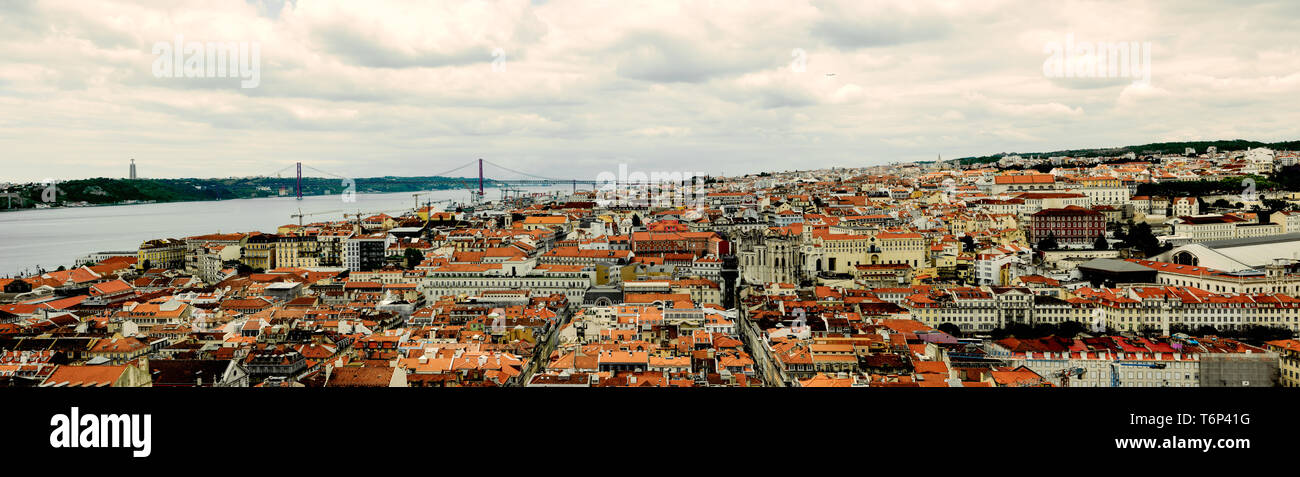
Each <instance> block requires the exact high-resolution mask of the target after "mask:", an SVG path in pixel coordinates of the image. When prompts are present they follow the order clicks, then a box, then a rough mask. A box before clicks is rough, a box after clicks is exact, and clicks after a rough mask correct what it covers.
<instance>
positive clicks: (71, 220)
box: [0, 186, 572, 277]
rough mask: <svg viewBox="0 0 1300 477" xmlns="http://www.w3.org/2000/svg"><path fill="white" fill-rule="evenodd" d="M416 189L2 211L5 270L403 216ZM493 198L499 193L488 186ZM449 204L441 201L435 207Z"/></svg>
mask: <svg viewBox="0 0 1300 477" xmlns="http://www.w3.org/2000/svg"><path fill="white" fill-rule="evenodd" d="M523 191H524V193H526V194H529V193H547V192H552V191H558V192H562V193H563V192H570V191H572V186H549V187H525V188H523ZM411 194H412V193H411V192H395V193H388V194H356V195H355V201H354V202H344V201H343V199H342V196H341V195H338V194H335V195H323V196H311V197H304V198H303V199H302V200H297V199H295V198H293V197H272V198H260V199H238V200H223V201H210V202H171V203H163V204H135V205H113V206H100V207H63V208H54V209H31V210H22V211H16V212H4V213H0V277H11V276H26V275H29V274H32V273H35V272H36V271H37V270H39V269H41V268H44V269H45V270H54V269H57V268H58V267H59V266H60V265H62V266H66V267H71V266H72V265H73V264H74V263H75V262H76V261H77V259H80V258H82V257H85V256H86V255H89V254H91V253H94V252H101V251H115V250H136V249H138V248H139V247H140V243H142V242H144V241H146V240H152V239H158V238H185V237H190V236H194V235H205V234H212V233H232V232H251V231H260V232H266V233H275V231H276V229H277V228H279V227H280V226H281V225H286V224H295V223H298V219H297V218H293V217H290V215H292V214H297V213H298V211H299V209H301V210H302V213H303V214H314V215H310V216H307V217H304V218H303V219H302V220H303V223H312V222H322V221H337V220H343V214H345V213H348V214H353V213H357V212H358V211H359V212H362V213H366V214H376V213H379V212H385V213H388V214H390V215H397V214H400V213H402V212H405V211H409V210H411V209H412V208H413V207H414V206H415V198H414V197H412V196H411ZM485 195H486V197H487V199H488V200H494V199H497V198H499V197H500V192H498V191H496V190H488V191H486V193H485ZM419 199H420V202H421V203H423V202H426V201H438V200H453V201H456V202H468V201H469V200H470V194H469V192H468V191H465V190H460V189H457V190H440V191H432V192H428V193H425V194H424V195H421V196H420V198H419ZM438 205H441V206H446V205H447V204H435V206H438Z"/></svg>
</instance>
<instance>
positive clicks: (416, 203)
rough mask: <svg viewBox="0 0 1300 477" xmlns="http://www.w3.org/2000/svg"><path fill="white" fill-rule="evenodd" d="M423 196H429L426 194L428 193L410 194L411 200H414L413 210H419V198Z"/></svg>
mask: <svg viewBox="0 0 1300 477" xmlns="http://www.w3.org/2000/svg"><path fill="white" fill-rule="evenodd" d="M424 195H429V193H428V192H416V193H414V194H411V198H412V199H415V210H417V211H418V210H420V196H424Z"/></svg>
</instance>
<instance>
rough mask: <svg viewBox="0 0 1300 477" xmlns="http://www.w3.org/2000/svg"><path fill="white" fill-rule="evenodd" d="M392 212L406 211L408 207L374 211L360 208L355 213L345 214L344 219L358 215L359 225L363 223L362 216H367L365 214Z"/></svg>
mask: <svg viewBox="0 0 1300 477" xmlns="http://www.w3.org/2000/svg"><path fill="white" fill-rule="evenodd" d="M390 212H406V209H389V210H376V211H373V212H362V211H359V210H358V211H357V213H355V214H343V219H344V220H347V218H348V217H356V218H357V225H361V218H362V217H365V216H368V215H373V214H387V213H390Z"/></svg>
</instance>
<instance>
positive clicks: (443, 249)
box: [0, 147, 1300, 388]
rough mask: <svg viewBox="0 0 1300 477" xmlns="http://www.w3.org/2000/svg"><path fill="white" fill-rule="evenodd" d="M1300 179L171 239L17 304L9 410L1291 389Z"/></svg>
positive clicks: (669, 207)
mask: <svg viewBox="0 0 1300 477" xmlns="http://www.w3.org/2000/svg"><path fill="white" fill-rule="evenodd" d="M1298 158H1300V154H1298V153H1296V152H1293V151H1283V150H1276V151H1275V150H1272V149H1268V148H1251V149H1242V150H1225V151H1219V150H1217V149H1216V148H1214V147H1209V148H1206V149H1204V150H1199V151H1198V150H1195V149H1191V148H1189V149H1188V150H1186V151H1184V152H1183V153H1181V154H1174V153H1156V154H1142V155H1139V154H1135V153H1132V152H1129V153H1124V154H1121V155H1114V156H1095V157H1072V156H1051V157H1046V156H1029V155H1027V156H1020V155H1006V156H1002V157H998V158H995V159H990V160H947V161H945V160H937V161H934V162H924V163H904V164H891V165H882V166H875V167H863V168H853V169H847V168H834V169H822V170H812V171H794V172H765V173H762V174H757V175H754V174H751V175H746V176H739V177H707V178H705V177H692V175H691V174H690V173H667V172H660V171H642V172H640V173H639V174H640V175H637V174H633V175H632V177H633V180H624V178H618V179H608V180H605V179H598V180H599V181H600V182H603V184H599V186H598V187H596V188H594V190H593V189H591V188H587V189H585V190H582V189H579V188H578V187H577V186H576V184H575V186H574V187H573V189H572V190H570V191H567V192H565V193H558V194H557V193H550V194H540V193H528V192H527V190H526V189H523V190H516V191H515V194H513V195H508V194H503V196H502V198H501V199H489V198H488V197H487V194H484V193H483V192H482V189H478V190H474V189H473V188H472V187H471V188H470V190H469V191H468V192H469V194H468V195H469V199H468V200H465V201H461V202H458V203H448V202H446V201H443V202H442V203H436V204H435V203H429V202H426V203H423V204H421V203H419V201H418V195H417V197H416V200H415V201H413V203H412V204H411V205H412V208H411V209H410V210H407V211H405V212H402V213H394V214H387V213H367V212H363V211H358V213H356V214H347V215H345V216H343V219H342V220H337V221H312V218H311V217H310V215H311V214H303V213H300V214H298V215H297V216H296V217H286V218H285V219H286V223H285V225H282V226H280V227H278V228H277V229H276V230H266V231H246V232H229V231H227V232H221V231H217V230H213V231H212V233H210V234H205V235H198V236H188V237H171V236H167V237H151V238H149V239H147V240H145V241H143V243H141V244H140V245H139V247H138V248H137V249H134V250H125V251H93V252H94V253H91V254H90V255H88V256H85V257H83V258H81V259H79V260H78V261H77V264H76V266H72V267H60V269H59V270H56V271H41V272H40V273H36V274H32V275H30V276H20V277H15V278H9V279H0V291H2V292H3V293H2V294H0V352H2V353H3V354H2V355H0V387H23V386H32V387H575V388H581V387H861V388H872V387H1273V386H1282V387H1294V386H1297V383H1300V368H1298V365H1300V364H1298V363H1300V341H1296V340H1295V333H1296V332H1297V331H1300V298H1298V297H1300V189H1296V188H1290V187H1288V186H1289V182H1288V181H1290V180H1293V179H1291V178H1292V177H1296V175H1297V170H1296V169H1297V159H1298ZM131 167H132V169H131V174H132V175H134V174H135V169H134V167H135V166H134V164H133V165H132V166H131ZM633 172H635V171H633ZM132 179H133V178H128V179H126V180H128V181H129V180H132ZM88 252H92V251H88ZM70 259H71V257H70Z"/></svg>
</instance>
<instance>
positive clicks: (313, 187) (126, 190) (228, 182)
mask: <svg viewBox="0 0 1300 477" xmlns="http://www.w3.org/2000/svg"><path fill="white" fill-rule="evenodd" d="M295 182H296V179H295V178H273V177H254V178H227V179H136V180H129V179H108V178H95V179H78V180H70V181H66V182H60V183H58V186H57V187H58V191H57V192H58V193H57V194H56V195H55V199H56V200H55V202H54V204H52V205H62V204H65V203H76V202H87V203H90V204H116V203H121V202H125V201H155V202H182V201H197V200H229V199H251V198H257V197H278V196H280V192H281V190H284V192H285V194H286V195H293V193H294V192H293V191H294V183H295ZM477 185H478V179H477V178H473V179H471V178H454V177H370V178H359V179H356V180H355V184H354V186H355V188H356V189H355V192H356V193H360V194H365V193H385V192H415V191H427V190H447V189H460V188H465V187H467V186H469V187H476V186H477ZM485 185H492V186H494V185H495V182H493V181H490V180H489V181H485ZM302 188H303V195H327V194H341V193H343V192H344V190H345V189H346V184H344V183H343V180H341V179H319V178H307V177H304V178H303V179H302ZM11 192H14V193H16V194H17V195H18V196H20V197H21V199H22V200H21V201H20V202H22V203H21V204H19V203H17V202H15V203H14V204H13V208H15V209H17V208H31V207H33V206H34V205H35V204H37V203H41V202H44V201H43V200H42V194H43V192H45V187H44V186H42V185H40V184H29V185H25V186H17V187H16V188H15V189H14V190H11ZM6 205H7V202H3V201H0V207H4V206H6Z"/></svg>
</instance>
